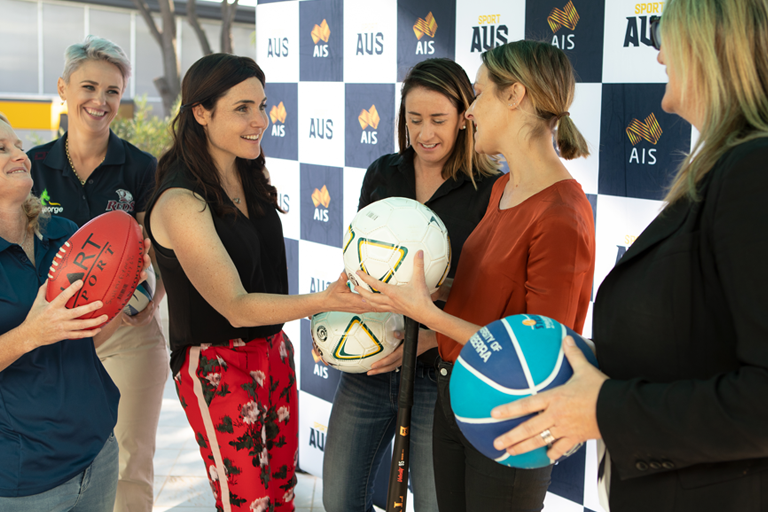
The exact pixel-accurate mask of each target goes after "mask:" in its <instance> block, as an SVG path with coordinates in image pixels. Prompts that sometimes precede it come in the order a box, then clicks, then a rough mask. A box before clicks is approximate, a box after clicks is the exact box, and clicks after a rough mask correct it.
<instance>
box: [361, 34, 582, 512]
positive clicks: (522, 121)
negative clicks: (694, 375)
mask: <svg viewBox="0 0 768 512" xmlns="http://www.w3.org/2000/svg"><path fill="white" fill-rule="evenodd" d="M574 91H575V79H574V77H573V69H572V67H571V64H570V62H569V61H568V58H567V57H566V56H565V54H564V53H563V52H562V51H561V50H559V49H557V48H555V47H553V46H551V45H549V44H546V43H536V42H531V41H517V42H514V43H509V44H506V45H503V46H500V47H497V48H495V49H493V50H490V51H488V52H486V53H484V54H483V65H482V66H481V67H480V69H479V70H478V72H477V78H476V82H475V93H476V94H477V96H476V98H475V101H474V103H473V104H472V106H471V107H470V108H469V110H468V111H467V114H466V117H467V118H468V119H470V120H472V121H473V122H474V124H475V127H476V134H475V149H476V150H477V151H478V152H480V153H486V154H489V155H494V154H499V153H501V154H503V155H504V157H505V158H506V160H507V162H509V167H510V172H509V174H507V175H506V176H503V177H502V178H500V179H499V180H498V181H497V182H496V184H495V185H494V187H493V192H492V194H491V200H490V203H489V205H488V210H487V211H486V213H485V216H484V217H483V220H482V221H480V224H478V226H477V227H476V228H475V230H474V231H473V232H472V234H471V235H470V236H469V238H468V239H467V241H466V243H465V245H464V249H463V252H462V255H461V259H460V260H459V266H458V269H457V271H456V281H455V283H456V285H455V286H454V288H453V289H452V290H451V291H450V296H449V298H448V303H447V305H446V307H445V310H444V311H441V310H439V309H438V308H436V307H435V306H434V305H433V303H432V301H431V299H430V297H429V295H428V292H427V289H426V286H425V285H424V283H423V280H419V281H418V282H416V283H414V284H413V285H411V286H403V287H395V286H388V285H383V284H382V283H379V282H377V281H375V280H373V279H372V278H370V277H369V276H367V275H360V274H362V272H358V274H359V275H360V278H361V279H363V280H364V281H366V282H367V283H369V284H371V285H374V286H375V287H376V288H377V289H379V290H381V292H382V293H381V294H380V295H373V294H370V293H366V292H364V291H361V293H362V294H363V295H364V298H365V300H367V301H368V302H370V303H371V304H372V305H373V306H374V307H376V308H377V309H380V310H387V311H395V312H398V313H403V314H407V315H408V316H410V317H412V318H414V319H415V320H417V321H419V322H421V323H423V324H425V325H427V326H429V327H430V328H431V329H434V331H436V332H437V344H438V347H439V349H440V356H441V358H442V359H443V362H442V363H441V365H440V372H439V375H438V400H437V406H436V409H435V422H434V433H433V447H434V466H435V483H436V487H437V495H438V506H439V508H440V511H441V512H446V511H449V512H453V511H464V510H515V511H518V510H520V511H522V510H541V509H542V507H543V502H544V496H545V495H546V491H547V487H548V485H549V474H550V471H551V468H542V469H533V470H526V469H515V468H510V467H506V466H502V465H501V464H498V463H496V462H495V461H493V460H491V459H489V458H487V457H485V456H484V455H482V454H481V453H480V452H478V451H477V450H476V449H475V448H474V447H472V446H471V445H470V443H469V442H468V441H467V440H466V439H465V438H464V436H463V435H462V434H461V432H460V431H459V429H458V426H457V425H456V422H455V419H454V416H453V411H452V410H451V405H450V397H449V395H448V381H449V378H450V372H451V369H452V367H453V362H454V361H455V360H456V358H457V356H458V354H459V351H460V350H461V348H462V346H463V345H464V344H465V343H466V342H467V340H469V338H470V337H471V336H472V335H473V334H474V333H475V332H476V331H477V330H478V329H479V328H480V326H483V325H486V324H489V323H491V322H492V321H494V320H498V319H500V318H503V317H505V316H508V315H514V314H521V313H532V314H540V315H545V316H548V317H551V318H554V319H555V320H558V321H560V322H562V323H563V324H565V325H567V326H569V327H571V328H572V329H574V330H575V331H577V332H581V330H582V328H583V326H584V319H585V317H586V314H587V307H588V305H589V296H590V293H591V290H592V278H593V274H594V268H595V229H594V221H593V214H592V208H591V206H590V204H589V201H588V200H587V198H586V196H585V194H584V192H583V191H582V189H581V186H580V185H579V184H578V183H577V182H576V180H574V179H573V178H572V177H571V175H570V174H569V173H568V171H567V169H566V168H565V166H564V165H563V163H562V161H561V159H560V158H561V157H562V158H564V159H573V158H577V157H580V156H586V155H587V154H588V151H587V147H586V143H585V141H584V138H583V137H582V136H581V134H580V133H579V131H578V130H577V129H576V126H575V125H574V124H573V121H571V119H570V114H569V113H568V108H569V106H570V105H571V103H572V101H573V95H574ZM553 137H554V139H555V142H556V145H557V150H556V149H555V147H554V146H553V144H552V142H553ZM558 152H559V155H558ZM420 265H421V259H420V256H418V255H417V257H416V267H417V268H416V269H414V272H415V274H416V275H423V272H422V270H421V268H419V266H420ZM422 333H425V331H422ZM426 333H428V331H426ZM422 338H423V339H422ZM430 338H431V339H430ZM433 340H434V336H428V335H427V334H424V335H423V336H421V337H420V340H419V342H420V343H422V342H425V343H428V342H430V341H432V342H433Z"/></svg>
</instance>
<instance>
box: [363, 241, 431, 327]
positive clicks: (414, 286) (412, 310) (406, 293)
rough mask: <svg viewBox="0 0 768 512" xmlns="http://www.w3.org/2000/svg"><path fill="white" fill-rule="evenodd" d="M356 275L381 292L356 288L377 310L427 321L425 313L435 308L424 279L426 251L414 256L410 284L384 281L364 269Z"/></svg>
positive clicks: (418, 320)
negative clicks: (393, 283) (394, 283)
mask: <svg viewBox="0 0 768 512" xmlns="http://www.w3.org/2000/svg"><path fill="white" fill-rule="evenodd" d="M356 275H357V277H358V278H359V279H360V280H362V281H363V282H364V283H365V284H367V285H368V286H370V287H371V288H374V289H376V290H378V291H379V292H380V293H373V292H369V291H368V290H365V289H363V287H362V286H359V287H357V288H356V289H355V290H356V291H357V292H358V293H359V294H360V295H361V296H362V297H363V298H364V299H365V301H366V302H368V303H369V304H371V306H373V308H374V310H375V311H391V312H392V313H399V314H401V315H405V316H407V317H410V318H412V319H414V320H416V321H417V322H420V323H425V322H424V318H425V314H426V313H427V312H428V311H429V310H430V309H431V308H435V305H434V303H433V302H432V297H431V296H430V293H429V290H427V284H426V282H425V281H424V251H418V252H417V253H416V256H415V257H414V258H413V278H412V279H411V282H410V283H408V284H405V285H392V284H387V283H383V282H381V281H379V280H378V279H374V278H373V277H371V276H369V275H368V274H366V273H365V272H363V271H362V270H358V271H357V273H356Z"/></svg>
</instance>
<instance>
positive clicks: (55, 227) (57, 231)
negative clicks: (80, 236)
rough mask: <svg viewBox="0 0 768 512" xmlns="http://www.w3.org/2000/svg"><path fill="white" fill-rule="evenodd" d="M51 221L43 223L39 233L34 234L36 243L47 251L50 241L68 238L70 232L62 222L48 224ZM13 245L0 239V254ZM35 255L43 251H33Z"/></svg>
mask: <svg viewBox="0 0 768 512" xmlns="http://www.w3.org/2000/svg"><path fill="white" fill-rule="evenodd" d="M50 220H51V219H48V221H43V223H42V229H41V230H40V231H36V232H35V238H36V239H37V242H39V243H41V244H42V245H43V247H44V248H45V249H46V250H47V249H48V246H49V245H50V241H51V240H60V239H62V238H69V234H70V231H69V230H68V228H67V224H66V223H64V222H55V221H54V222H50ZM14 245H17V244H14V243H11V242H9V241H8V240H6V239H5V238H3V237H0V252H3V251H5V250H6V249H8V248H9V247H12V246H14ZM35 253H36V254H35V255H36V256H37V253H40V254H43V253H44V251H35Z"/></svg>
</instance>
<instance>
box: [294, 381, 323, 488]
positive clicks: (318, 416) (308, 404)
mask: <svg viewBox="0 0 768 512" xmlns="http://www.w3.org/2000/svg"><path fill="white" fill-rule="evenodd" d="M299 403H300V404H301V414H299V466H300V467H301V469H302V470H304V471H306V472H307V473H310V474H312V475H315V476H318V477H320V478H322V477H323V454H324V452H323V450H324V449H325V440H326V438H327V436H328V419H329V418H330V417H331V404H329V403H328V402H326V401H325V400H323V399H321V398H317V397H316V396H314V395H312V394H310V393H307V392H306V391H301V390H299Z"/></svg>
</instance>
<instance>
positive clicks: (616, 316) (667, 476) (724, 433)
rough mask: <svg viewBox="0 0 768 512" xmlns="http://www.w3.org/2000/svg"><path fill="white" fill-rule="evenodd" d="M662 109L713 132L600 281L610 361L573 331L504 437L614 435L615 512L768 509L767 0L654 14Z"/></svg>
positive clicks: (519, 446) (507, 442)
mask: <svg viewBox="0 0 768 512" xmlns="http://www.w3.org/2000/svg"><path fill="white" fill-rule="evenodd" d="M652 34H653V36H654V37H653V39H654V42H655V45H656V46H657V48H658V49H660V50H661V51H660V53H659V59H658V60H659V62H660V63H661V64H663V65H666V67H667V74H668V75H669V83H668V84H667V89H666V94H665V96H664V99H663V100H662V108H663V109H664V110H665V111H667V112H673V113H676V114H678V115H680V116H681V117H683V118H684V119H686V120H687V121H689V122H690V123H691V124H692V125H693V126H694V127H696V129H697V130H698V131H699V132H700V134H701V135H700V138H699V139H698V142H697V144H696V146H695V147H694V148H693V151H692V152H691V155H689V156H688V157H687V158H686V159H685V160H684V162H683V163H682V165H681V167H680V170H679V172H678V175H677V178H676V179H675V181H674V183H673V184H672V187H671V189H670V191H669V194H668V195H667V198H666V199H667V203H668V204H667V206H666V207H665V209H664V210H663V211H662V212H661V214H660V215H659V216H658V217H657V218H656V219H655V220H654V221H653V222H652V223H651V225H650V226H648V228H647V229H646V230H645V231H644V232H643V234H642V235H640V237H639V238H638V239H637V241H636V242H635V243H634V244H633V245H632V246H631V247H630V249H629V250H628V251H627V253H626V254H625V255H624V257H623V258H622V259H621V260H620V261H619V263H618V264H617V265H616V267H615V268H614V269H613V271H612V272H611V273H610V274H609V275H608V277H606V278H605V280H604V281H603V283H602V285H601V286H600V289H599V291H598V293H597V297H596V300H595V310H594V311H595V312H594V322H593V335H594V342H595V345H596V351H597V357H598V360H599V362H600V368H601V370H602V372H605V373H602V372H601V371H598V370H597V369H595V368H593V367H591V366H589V364H587V363H586V361H585V360H584V358H583V356H582V355H581V353H580V352H579V351H578V350H575V349H574V347H573V346H572V345H569V344H568V343H567V342H566V343H565V351H566V355H567V356H568V359H569V360H570V361H571V364H572V365H573V366H574V368H575V375H574V377H573V378H572V380H571V381H570V382H569V383H568V384H566V385H565V386H563V387H561V388H560V389H558V390H555V391H552V392H548V393H542V394H540V395H537V396H536V397H533V398H531V399H527V400H522V401H519V402H516V403H514V404H508V405H505V406H501V407H499V408H497V410H496V411H494V414H495V416H497V417H500V418H501V417H513V416H520V415H522V414H524V413H529V412H533V411H543V412H542V414H539V415H537V416H536V417H534V418H533V419H531V420H529V421H527V422H526V423H524V424H523V425H521V426H520V427H518V428H516V429H514V430H512V431H510V432H508V433H507V434H504V435H503V436H501V437H499V438H498V439H496V446H497V447H498V448H500V449H501V448H504V447H506V448H507V450H508V451H509V452H510V453H512V454H517V453H522V452H526V451H529V450H531V449H533V448H539V447H541V446H544V445H545V444H546V441H550V442H551V441H552V440H553V439H554V442H552V443H551V447H550V448H549V452H548V453H549V455H550V457H551V458H553V459H556V458H558V457H559V456H561V455H562V454H563V453H565V452H566V451H567V450H568V449H569V448H571V447H572V446H574V445H575V444H577V443H579V442H583V441H586V440H587V439H602V442H603V443H604V446H605V447H607V452H606V453H605V454H604V455H605V456H604V457H602V458H601V468H600V480H601V482H600V483H601V486H602V489H601V491H602V494H603V497H604V498H606V499H605V502H606V504H608V503H609V504H610V510H611V511H612V512H624V511H638V512H640V511H643V512H646V511H653V512H679V511H680V512H682V511H686V512H687V511H696V512H699V511H709V510H712V511H739V512H751V511H755V512H757V511H766V510H768V261H767V257H768V212H767V211H766V203H768V90H767V89H768V56H767V55H766V53H767V52H766V48H768V0H728V1H727V2H724V1H720V0H669V1H667V2H665V4H664V13H663V16H662V17H661V20H658V19H655V20H652Z"/></svg>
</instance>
